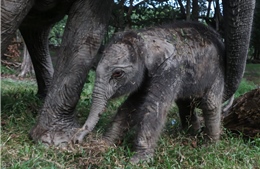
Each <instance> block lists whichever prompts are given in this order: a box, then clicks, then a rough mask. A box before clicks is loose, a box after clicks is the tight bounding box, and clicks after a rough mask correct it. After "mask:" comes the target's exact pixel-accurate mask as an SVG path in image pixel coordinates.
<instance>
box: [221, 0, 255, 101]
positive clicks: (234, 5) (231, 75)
mask: <svg viewBox="0 0 260 169" xmlns="http://www.w3.org/2000/svg"><path fill="white" fill-rule="evenodd" d="M222 2H223V8H224V21H225V48H226V62H225V64H226V66H225V89H224V90H225V92H224V100H226V99H229V98H230V97H231V96H232V95H233V94H234V93H235V92H236V90H237V89H238V86H239V84H240V82H241V80H242V77H243V74H244V70H245V66H246V59H247V53H248V48H249V43H250V34H251V28H252V22H253V15H254V8H255V0H224V1H222Z"/></svg>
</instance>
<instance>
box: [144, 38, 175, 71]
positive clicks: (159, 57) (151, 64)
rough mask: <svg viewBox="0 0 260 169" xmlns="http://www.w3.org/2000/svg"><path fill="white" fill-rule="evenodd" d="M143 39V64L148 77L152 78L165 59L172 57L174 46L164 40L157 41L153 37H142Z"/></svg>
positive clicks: (157, 39)
mask: <svg viewBox="0 0 260 169" xmlns="http://www.w3.org/2000/svg"><path fill="white" fill-rule="evenodd" d="M143 39H144V46H143V48H144V51H145V54H144V64H145V66H146V68H147V70H148V75H149V76H153V74H154V73H155V71H156V70H157V68H158V67H160V66H161V65H162V64H163V63H164V62H165V61H166V60H167V59H169V58H170V57H173V55H174V53H175V46H174V45H173V44H171V43H170V42H168V41H167V40H166V39H159V38H158V37H155V36H143Z"/></svg>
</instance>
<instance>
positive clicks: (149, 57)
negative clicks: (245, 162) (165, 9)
mask: <svg viewBox="0 0 260 169" xmlns="http://www.w3.org/2000/svg"><path fill="white" fill-rule="evenodd" d="M223 89H224V44H223V43H222V42H221V39H220V38H219V37H218V35H217V34H216V33H215V32H214V31H213V30H211V29H208V28H206V27H205V26H203V25H202V24H198V23H176V24H174V25H172V26H171V25H169V26H167V27H166V28H165V27H161V28H150V29H148V30H143V31H140V32H125V33H121V34H118V35H117V36H116V37H115V38H114V39H112V42H111V44H110V45H109V46H108V47H107V48H106V49H105V51H104V55H103V57H102V58H101V60H100V62H99V64H98V67H97V70H96V81H95V87H94V92H93V105H92V108H91V112H90V115H89V118H88V120H87V122H86V123H85V125H84V126H83V127H84V129H85V130H86V131H91V130H92V129H93V127H94V126H95V124H96V122H97V120H98V117H99V116H100V115H101V113H102V110H103V109H104V108H105V105H106V103H107V101H108V100H109V99H110V98H114V97H118V96H122V95H124V94H130V96H129V97H128V98H127V100H126V101H125V102H124V103H123V104H122V106H121V107H120V108H119V109H118V112H117V114H116V116H115V118H114V120H113V122H112V124H111V127H110V129H109V130H108V131H107V133H106V134H105V136H104V139H105V141H107V142H108V144H114V143H116V142H117V141H118V139H122V137H123V135H124V133H125V131H127V130H129V129H130V128H132V127H133V126H135V125H137V126H138V127H137V128H138V129H137V135H136V139H135V149H136V155H135V156H134V157H133V158H132V159H131V161H132V162H137V161H139V160H145V159H146V158H147V157H151V156H152V155H153V152H154V148H155V146H156V142H157V140H158V138H159V135H160V133H161V130H162V128H163V126H164V122H165V120H166V116H167V112H168V111H169V109H170V106H171V105H172V103H173V102H174V101H176V103H177V105H178V107H179V109H180V118H181V122H182V126H183V128H185V129H188V127H189V125H190V124H191V125H192V127H191V128H192V129H193V130H198V129H199V121H198V118H197V117H196V115H195V114H194V108H195V107H198V108H201V109H202V110H203V115H204V119H205V126H206V127H205V128H206V129H205V132H206V134H207V136H209V137H210V138H211V139H213V140H218V139H219V135H220V113H221V103H222V98H223ZM190 115H191V119H190ZM187 119H190V120H187ZM83 133H84V132H83ZM83 136H84V134H81V135H80V134H79V135H78V136H77V137H78V141H79V142H81V141H82V138H83Z"/></svg>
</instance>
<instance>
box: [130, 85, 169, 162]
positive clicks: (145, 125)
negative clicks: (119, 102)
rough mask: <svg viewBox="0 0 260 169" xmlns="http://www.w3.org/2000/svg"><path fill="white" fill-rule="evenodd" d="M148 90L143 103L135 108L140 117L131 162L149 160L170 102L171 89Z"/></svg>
mask: <svg viewBox="0 0 260 169" xmlns="http://www.w3.org/2000/svg"><path fill="white" fill-rule="evenodd" d="M149 91H150V92H149V93H148V95H147V97H146V98H145V100H144V103H143V104H142V105H141V106H140V107H139V108H138V109H137V112H138V113H140V115H141V116H142V117H140V118H141V119H140V121H139V122H138V129H137V138H136V140H135V143H134V145H135V151H136V154H135V155H134V156H133V157H132V158H131V159H130V162H131V163H138V162H139V161H143V160H144V161H146V160H148V161H149V159H150V158H152V157H153V154H154V149H155V147H156V143H157V141H158V139H159V136H160V133H161V131H162V128H163V127H164V124H165V120H166V116H167V112H168V111H169V109H170V106H171V103H172V97H171V95H170V93H172V91H167V89H166V90H163V88H162V90H160V91H157V90H149ZM153 91H154V92H153Z"/></svg>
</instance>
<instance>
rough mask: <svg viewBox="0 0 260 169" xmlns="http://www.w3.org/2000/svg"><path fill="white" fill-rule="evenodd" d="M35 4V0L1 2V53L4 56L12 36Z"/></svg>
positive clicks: (7, 0)
mask: <svg viewBox="0 0 260 169" xmlns="http://www.w3.org/2000/svg"><path fill="white" fill-rule="evenodd" d="M33 4H34V0H12V1H10V0H2V1H1V53H2V54H3V53H4V52H5V50H6V48H7V46H8V44H9V43H10V41H11V38H12V36H13V35H14V34H15V31H16V30H17V29H18V27H19V26H20V24H21V23H22V21H23V19H24V18H25V16H26V15H27V14H28V12H29V11H30V9H31V8H32V6H33Z"/></svg>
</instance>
